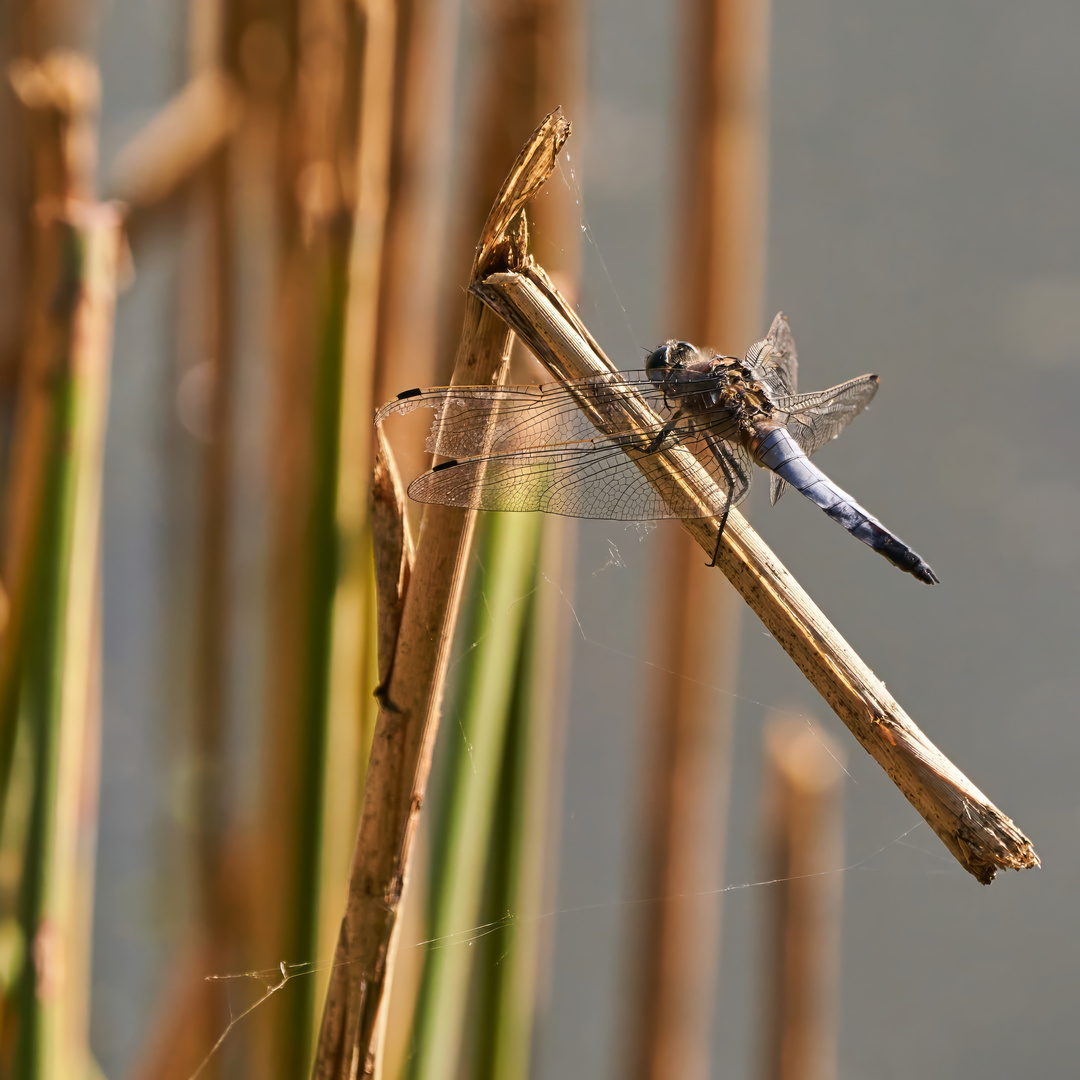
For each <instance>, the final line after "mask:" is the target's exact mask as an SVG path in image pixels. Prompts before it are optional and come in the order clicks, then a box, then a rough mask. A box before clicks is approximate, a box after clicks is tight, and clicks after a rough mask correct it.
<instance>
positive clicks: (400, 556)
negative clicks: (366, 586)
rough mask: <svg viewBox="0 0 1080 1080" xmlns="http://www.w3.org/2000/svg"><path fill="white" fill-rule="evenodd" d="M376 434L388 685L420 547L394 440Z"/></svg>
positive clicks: (378, 581) (378, 552)
mask: <svg viewBox="0 0 1080 1080" xmlns="http://www.w3.org/2000/svg"><path fill="white" fill-rule="evenodd" d="M375 434H376V439H377V440H378V442H377V447H378V449H377V450H376V453H375V470H374V473H373V476H372V485H371V516H372V527H371V531H372V537H373V540H374V549H375V551H374V554H375V590H376V595H377V598H378V611H379V620H378V621H379V630H378V632H379V686H380V687H384V686H386V684H387V683H388V682H389V680H390V670H391V669H390V665H391V663H392V662H393V659H394V650H395V648H396V646H397V638H398V631H399V630H400V629H401V613H402V611H403V610H404V608H405V596H406V594H407V593H408V591H409V577H410V576H411V574H412V567H413V561H414V559H415V557H416V550H415V547H414V545H413V539H412V535H411V534H410V532H409V519H408V517H407V515H406V513H405V486H404V484H402V482H401V477H400V475H399V474H398V470H397V465H396V464H395V463H394V455H393V453H392V452H391V450H390V443H389V442H388V441H387V438H386V435H385V434H384V433H383V430H382V428H379V429H378V431H377V432H376V433H375Z"/></svg>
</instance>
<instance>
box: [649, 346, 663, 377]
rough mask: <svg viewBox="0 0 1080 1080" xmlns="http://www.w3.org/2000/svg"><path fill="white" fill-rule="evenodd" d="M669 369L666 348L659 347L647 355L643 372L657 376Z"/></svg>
mask: <svg viewBox="0 0 1080 1080" xmlns="http://www.w3.org/2000/svg"><path fill="white" fill-rule="evenodd" d="M668 367H669V361H668V346H667V345H661V346H660V348H659V349H654V350H653V351H652V352H651V353H649V359H648V360H646V361H645V370H646V371H647V372H648V373H649V374H650V375H659V374H663V372H665V371H667V369H668Z"/></svg>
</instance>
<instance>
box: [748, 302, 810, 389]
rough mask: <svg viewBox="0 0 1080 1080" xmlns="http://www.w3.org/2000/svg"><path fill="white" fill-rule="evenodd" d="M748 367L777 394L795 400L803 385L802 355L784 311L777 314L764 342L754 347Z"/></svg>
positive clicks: (751, 350)
mask: <svg viewBox="0 0 1080 1080" xmlns="http://www.w3.org/2000/svg"><path fill="white" fill-rule="evenodd" d="M746 364H747V366H748V367H749V368H750V370H751V371H753V372H754V374H755V376H756V377H757V378H758V379H760V380H761V381H762V382H763V383H765V384H766V386H768V387H769V389H770V390H772V391H773V393H774V394H776V395H777V396H784V397H794V395H795V393H796V392H797V387H798V381H799V354H798V353H797V352H796V351H795V338H794V336H793V335H792V333H791V326H790V325H789V324H788V321H787V316H786V315H785V314H784V313H783V312H782V311H778V312H777V313H776V318H775V319H773V321H772V326H770V327H769V332H768V333H767V334H766V335H765V337H764V339H763V340H761V341H759V342H757V343H756V344H754V345H751V346H750V348H749V350H748V351H747V353H746Z"/></svg>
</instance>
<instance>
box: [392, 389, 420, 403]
mask: <svg viewBox="0 0 1080 1080" xmlns="http://www.w3.org/2000/svg"><path fill="white" fill-rule="evenodd" d="M423 392H424V391H423V390H421V389H420V388H419V387H417V388H416V389H415V390H402V392H401V393H400V394H398V396H397V399H398V401H404V400H405V399H406V398H411V397H416V395H417V394H422V393H423Z"/></svg>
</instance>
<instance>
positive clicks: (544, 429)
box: [375, 371, 720, 457]
mask: <svg viewBox="0 0 1080 1080" xmlns="http://www.w3.org/2000/svg"><path fill="white" fill-rule="evenodd" d="M699 382H700V388H699V387H698V384H697V383H694V384H692V386H688V385H687V384H682V385H681V386H680V389H679V396H678V398H674V397H672V396H671V395H670V394H669V395H665V393H664V392H663V391H662V390H661V389H659V388H658V387H657V386H656V384H655V383H653V381H652V380H651V379H649V377H648V376H647V375H646V374H645V373H644V372H642V371H630V372H625V373H620V374H618V375H616V374H612V375H604V376H592V377H589V378H585V379H573V380H570V381H568V382H565V383H548V384H546V385H544V386H443V387H437V388H435V389H431V390H407V391H406V392H405V393H404V394H399V395H398V397H397V399H396V400H395V401H391V402H390V403H389V404H388V405H384V406H383V407H382V408H381V409H379V411H378V413H376V415H375V422H376V424H381V423H382V422H383V421H384V420H386V419H387V417H389V416H393V415H395V414H404V413H409V412H412V411H413V410H414V409H418V408H431V409H434V410H435V421H434V423H433V425H432V428H431V435H430V436H429V437H428V441H427V449H428V450H429V451H430V452H431V453H433V454H438V455H439V456H440V457H471V456H482V455H487V454H495V453H507V452H510V451H514V450H526V449H534V448H539V447H551V446H558V445H561V444H564V443H575V442H581V441H588V440H591V439H593V438H594V437H595V436H596V434H597V431H596V425H595V424H594V423H593V422H592V421H591V420H590V418H589V416H588V415H587V413H592V414H593V415H594V416H596V417H598V418H600V419H601V420H602V419H605V418H615V417H617V416H618V414H619V411H620V402H621V400H622V398H623V396H624V395H625V394H626V392H627V388H628V387H630V388H632V389H633V390H634V391H636V392H637V394H638V395H640V397H641V398H643V399H644V400H645V402H646V404H648V405H649V407H650V408H651V409H652V410H653V411H654V412H655V413H656V414H657V415H658V416H659V417H660V419H661V422H664V421H667V420H669V419H670V418H671V417H672V415H673V413H674V412H675V411H676V409H678V408H679V407H680V406H684V407H685V406H686V405H688V404H690V405H691V406H692V404H693V402H692V399H693V397H694V396H695V394H698V393H708V392H710V391H712V390H714V389H715V388H716V387H717V385H718V383H719V380H718V379H716V378H711V377H707V376H702V377H701V379H700V380H699ZM687 411H688V412H689V411H691V410H689V409H688V410H687ZM719 423H720V421H719V419H718V425H719ZM695 426H696V427H697V428H698V429H699V430H700V429H701V428H702V421H701V420H700V418H699V419H698V421H697V423H696V425H695ZM659 430H660V425H652V426H647V427H643V428H642V429H641V434H642V436H644V437H645V439H646V440H647V439H648V438H649V437H652V436H655V435H657V434H658V433H659ZM690 430H691V422H690V420H688V419H683V420H679V421H676V422H675V423H673V424H672V426H671V428H670V429H669V431H670V432H671V433H673V434H675V435H679V436H682V435H688V434H689V433H690Z"/></svg>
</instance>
